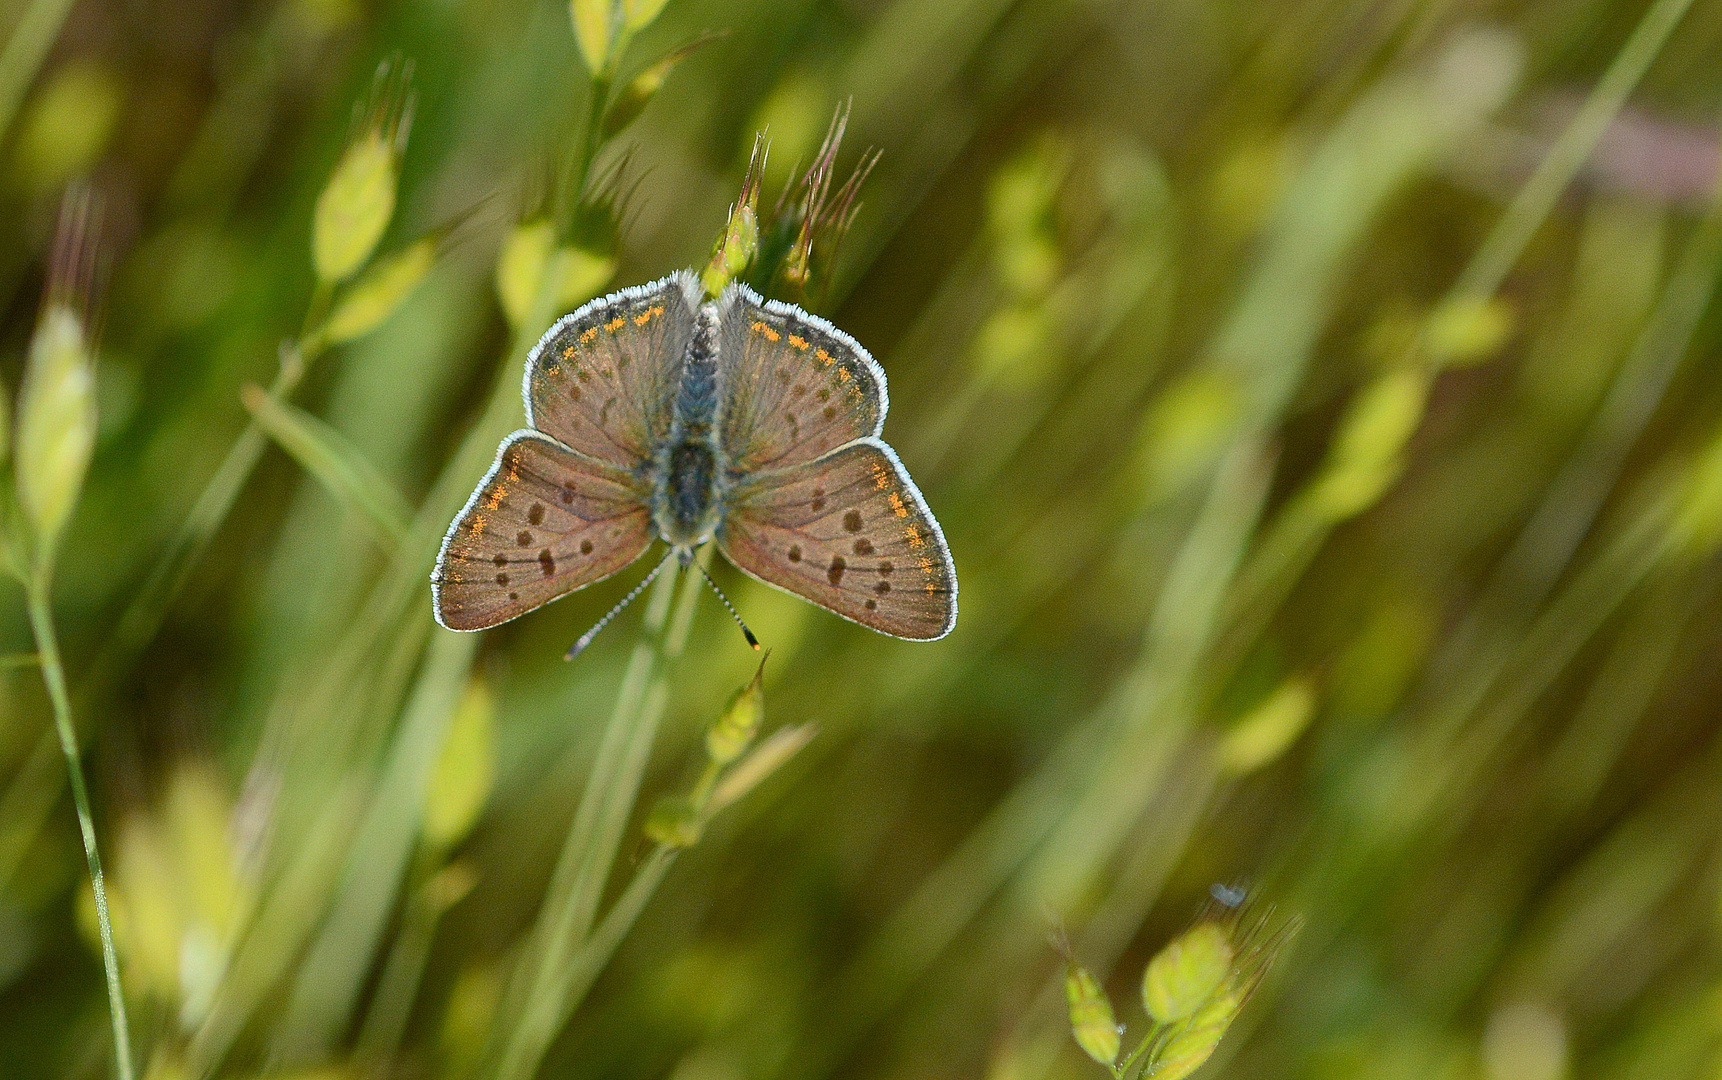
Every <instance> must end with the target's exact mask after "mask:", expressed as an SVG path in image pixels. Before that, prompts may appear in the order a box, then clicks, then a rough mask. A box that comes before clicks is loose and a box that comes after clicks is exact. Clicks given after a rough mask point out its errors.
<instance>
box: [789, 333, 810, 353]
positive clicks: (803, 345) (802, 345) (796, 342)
mask: <svg viewBox="0 0 1722 1080" xmlns="http://www.w3.org/2000/svg"><path fill="white" fill-rule="evenodd" d="M789 344H790V345H791V346H792V347H794V348H797V349H800V350H801V351H802V352H806V351H807V339H806V338H804V337H802V336H801V335H800V334H791V335H789Z"/></svg>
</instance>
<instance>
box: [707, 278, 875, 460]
mask: <svg viewBox="0 0 1722 1080" xmlns="http://www.w3.org/2000/svg"><path fill="white" fill-rule="evenodd" d="M718 318H719V328H720V329H719V334H720V337H719V341H720V347H719V354H720V355H721V356H723V358H724V376H723V386H724V403H723V411H722V417H723V420H722V438H723V446H724V451H725V453H726V454H727V455H728V456H729V464H730V468H731V470H732V471H734V472H737V473H750V472H758V471H761V470H765V469H779V468H785V467H788V466H792V465H800V464H803V463H805V462H809V461H812V460H813V459H815V458H817V457H819V456H820V455H822V454H825V453H827V452H829V451H831V450H835V449H836V448H837V447H839V446H842V445H844V444H846V443H850V442H853V441H854V440H856V439H860V438H865V437H868V436H877V435H878V434H879V432H880V430H881V428H882V426H883V425H884V423H885V409H886V407H887V402H886V396H885V373H884V372H883V371H881V370H880V368H879V365H878V364H877V363H875V362H874V361H873V358H872V357H871V356H869V355H867V350H866V349H863V348H862V347H861V346H860V345H859V344H857V343H856V341H855V339H854V338H852V337H850V336H849V335H848V334H845V333H844V332H843V331H841V330H839V329H837V328H836V327H835V326H832V325H831V324H830V323H828V322H826V321H825V320H824V319H821V318H819V317H818V316H815V315H809V314H808V313H807V312H805V311H802V310H801V309H800V308H798V307H795V306H794V305H791V304H785V303H781V302H779V301H776V300H761V299H760V298H759V294H758V293H755V292H754V291H753V290H752V289H748V288H746V287H745V286H740V285H732V286H730V288H728V289H726V290H725V291H724V294H723V296H722V297H720V298H719V300H718Z"/></svg>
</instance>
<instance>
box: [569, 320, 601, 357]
mask: <svg viewBox="0 0 1722 1080" xmlns="http://www.w3.org/2000/svg"><path fill="white" fill-rule="evenodd" d="M597 336H598V328H597V327H596V326H589V327H587V328H586V331H585V332H584V333H582V334H581V335H580V344H582V345H590V344H592V342H593V340H594V339H596V338H597ZM569 351H573V350H569Z"/></svg>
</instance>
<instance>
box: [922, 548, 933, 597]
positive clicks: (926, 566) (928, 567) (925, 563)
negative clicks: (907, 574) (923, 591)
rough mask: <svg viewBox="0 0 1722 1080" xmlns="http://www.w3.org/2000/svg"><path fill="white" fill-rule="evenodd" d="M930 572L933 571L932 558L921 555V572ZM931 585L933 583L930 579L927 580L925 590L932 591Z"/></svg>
mask: <svg viewBox="0 0 1722 1080" xmlns="http://www.w3.org/2000/svg"><path fill="white" fill-rule="evenodd" d="M932 572H933V560H931V559H929V558H927V557H926V556H925V555H923V556H921V573H923V574H930V573H932ZM932 585H933V583H932V582H931V581H929V582H927V591H928V592H932V591H933V589H932Z"/></svg>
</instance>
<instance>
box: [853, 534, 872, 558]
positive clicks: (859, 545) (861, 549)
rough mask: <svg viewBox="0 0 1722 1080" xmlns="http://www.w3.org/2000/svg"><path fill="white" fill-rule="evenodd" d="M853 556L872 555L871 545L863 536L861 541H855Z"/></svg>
mask: <svg viewBox="0 0 1722 1080" xmlns="http://www.w3.org/2000/svg"><path fill="white" fill-rule="evenodd" d="M855 554H857V555H871V554H873V543H872V541H870V540H868V539H867V538H866V537H865V536H863V537H862V538H861V539H859V540H857V541H855Z"/></svg>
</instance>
